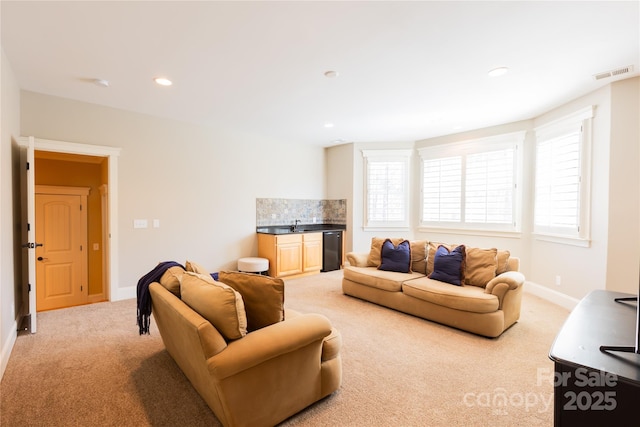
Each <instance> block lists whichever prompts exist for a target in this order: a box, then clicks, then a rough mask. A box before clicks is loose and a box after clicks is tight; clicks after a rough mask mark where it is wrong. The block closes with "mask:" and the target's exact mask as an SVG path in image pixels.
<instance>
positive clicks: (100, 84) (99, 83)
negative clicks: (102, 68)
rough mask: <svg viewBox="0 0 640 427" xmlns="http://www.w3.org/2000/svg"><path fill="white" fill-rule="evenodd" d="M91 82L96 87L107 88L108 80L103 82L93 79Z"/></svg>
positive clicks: (102, 80)
mask: <svg viewBox="0 0 640 427" xmlns="http://www.w3.org/2000/svg"><path fill="white" fill-rule="evenodd" d="M93 82H94V83H95V84H96V85H98V86H102V87H109V80H105V79H94V80H93Z"/></svg>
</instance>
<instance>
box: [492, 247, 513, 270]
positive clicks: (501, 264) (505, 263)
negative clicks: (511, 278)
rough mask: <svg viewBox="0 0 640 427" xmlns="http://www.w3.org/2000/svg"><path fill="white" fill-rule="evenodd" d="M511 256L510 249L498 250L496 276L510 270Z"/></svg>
mask: <svg viewBox="0 0 640 427" xmlns="http://www.w3.org/2000/svg"><path fill="white" fill-rule="evenodd" d="M510 257H511V253H510V252H509V251H500V250H499V251H498V254H497V255H496V276H497V275H498V274H502V273H504V272H507V271H509V258H510Z"/></svg>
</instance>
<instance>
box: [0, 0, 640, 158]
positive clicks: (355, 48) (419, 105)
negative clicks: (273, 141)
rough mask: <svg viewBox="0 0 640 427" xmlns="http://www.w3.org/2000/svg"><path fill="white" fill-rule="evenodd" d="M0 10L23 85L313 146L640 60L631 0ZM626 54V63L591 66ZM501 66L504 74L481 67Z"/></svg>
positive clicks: (531, 111)
mask: <svg viewBox="0 0 640 427" xmlns="http://www.w3.org/2000/svg"><path fill="white" fill-rule="evenodd" d="M1 8H2V9H1V18H2V46H3V48H4V51H5V53H6V57H7V58H8V60H9V63H10V65H11V67H12V69H13V71H14V73H15V75H16V78H17V80H18V84H19V85H20V87H21V88H22V89H25V90H29V91H34V92H40V93H44V94H50V95H55V96H60V97H65V98H71V99H76V100H80V101H85V102H90V103H96V104H101V105H105V106H110V107H115V108H120V109H125V110H130V111H136V112H140V113H146V114H151V115H154V116H160V117H166V118H173V119H178V120H182V121H188V122H193V123H199V124H204V125H208V126H217V127H224V128H230V129H240V130H242V131H246V132H252V133H257V134H261V135H265V136H269V137H273V138H277V139H280V140H283V141H291V142H299V143H307V144H315V145H321V146H330V145H335V144H337V143H339V141H346V142H354V141H359V142H363V141H366V142H374V141H391V142H393V141H413V140H418V139H424V138H429V137H434V136H439V135H445V134H451V133H456V132H459V131H461V130H467V129H477V128H482V127H487V126H492V125H496V124H501V123H508V122H513V121H517V120H522V119H529V118H532V117H535V116H536V115H539V114H541V113H543V112H545V111H548V110H549V109H551V108H553V107H555V106H558V105H560V104H563V103H565V102H567V101H569V100H571V99H574V98H577V97H579V96H581V95H583V94H586V93H588V92H590V91H592V90H594V89H596V88H598V87H601V86H603V85H606V84H608V83H611V82H612V81H614V80H616V79H620V78H627V77H630V76H633V75H638V71H639V69H640V43H639V41H640V35H639V31H640V30H639V29H640V8H639V2H638V1H623V2H611V1H602V2H594V1H587V2H576V1H570V2H557V1H554V2H551V1H549V2H547V1H544V2H542V1H534V2H519V1H518V2H516V1H514V2H484V1H473V2H459V1H446V2H432V1H422V2H418V1H412V2H399V1H387V2H383V1H352V2H338V1H320V2H309V1H298V2H270V1H258V2H243V1H232V2H215V1H199V2H184V1H183V2H167V1H136V2H134V1H130V2H87V1H79V2H55V1H53V2H52V1H46V2H31V1H20V2H12V1H6V0H3V1H2V2H1ZM628 65H633V67H634V69H633V72H632V73H629V74H625V75H622V76H619V77H614V78H611V79H603V80H599V81H596V80H595V79H594V77H593V75H594V74H597V73H600V72H603V71H608V70H612V69H618V68H621V67H625V66H628ZM499 66H507V67H509V68H510V72H509V73H508V74H506V75H504V76H503V77H499V78H491V77H488V76H487V71H489V70H490V69H492V68H495V67H499ZM327 70H335V71H338V72H339V77H337V78H333V79H329V78H326V77H325V76H324V75H323V74H324V72H325V71H327ZM156 76H166V77H168V78H170V79H172V80H173V82H174V84H173V86H171V87H168V88H163V87H159V86H157V85H156V84H155V83H154V82H153V81H152V79H153V78H154V77H156ZM93 79H106V80H108V81H109V82H110V86H109V87H101V86H98V85H96V84H94V83H92V80H93ZM327 122H331V123H333V124H334V127H333V128H325V127H324V124H325V123H327Z"/></svg>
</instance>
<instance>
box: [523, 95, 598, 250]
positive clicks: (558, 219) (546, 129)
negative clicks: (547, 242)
mask: <svg viewBox="0 0 640 427" xmlns="http://www.w3.org/2000/svg"><path fill="white" fill-rule="evenodd" d="M592 117H593V108H592V107H589V108H587V109H585V110H582V111H579V112H577V113H575V114H572V115H570V116H567V117H565V118H562V119H560V120H557V121H555V122H552V123H550V124H547V125H545V126H541V127H538V128H536V129H535V132H536V167H535V206H534V233H536V234H539V235H546V236H556V237H560V238H570V239H576V240H582V241H586V240H587V239H588V238H589V228H590V225H589V216H590V215H589V203H588V202H589V194H590V188H589V187H590V179H589V176H590V163H591V162H590V151H591V149H590V146H591V144H590V124H591V118H592Z"/></svg>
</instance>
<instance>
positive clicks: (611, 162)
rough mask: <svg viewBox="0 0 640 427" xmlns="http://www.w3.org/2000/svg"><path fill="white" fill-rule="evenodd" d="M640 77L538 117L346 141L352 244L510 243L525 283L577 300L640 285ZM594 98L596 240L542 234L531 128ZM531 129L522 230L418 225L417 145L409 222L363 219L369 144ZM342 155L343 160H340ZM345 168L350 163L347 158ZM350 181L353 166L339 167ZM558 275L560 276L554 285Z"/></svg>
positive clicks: (336, 151) (359, 247) (362, 248)
mask: <svg viewBox="0 0 640 427" xmlns="http://www.w3.org/2000/svg"><path fill="white" fill-rule="evenodd" d="M639 86H640V77H635V78H632V79H626V80H622V81H618V82H615V83H613V84H611V85H607V86H605V87H603V88H601V89H599V90H596V91H594V92H592V93H590V94H587V95H586V96H583V97H580V98H578V99H576V100H573V101H571V102H567V103H566V104H564V105H562V106H559V107H557V108H554V109H552V110H550V111H548V112H546V113H544V114H542V115H540V116H538V117H536V118H532V119H530V120H525V121H521V122H516V123H509V124H505V125H500V126H495V127H491V128H486V129H478V130H474V131H470V132H464V133H460V134H455V135H447V136H443V137H438V138H431V139H427V140H421V141H417V142H415V143H411V144H409V143H406V144H398V143H395V144H347V146H348V147H351V151H352V155H353V156H352V160H353V163H352V170H351V171H350V172H349V173H348V174H349V177H350V178H351V179H352V180H353V181H352V188H353V195H352V199H350V204H349V208H350V209H351V212H352V214H353V215H352V218H353V222H352V224H350V227H351V229H352V233H353V238H352V246H351V247H350V248H349V249H351V250H355V251H358V252H366V251H368V250H369V244H370V241H371V237H373V236H374V235H384V236H389V237H391V236H392V235H393V236H398V237H405V238H409V239H410V238H416V239H429V240H438V241H445V242H452V243H465V244H468V245H473V246H481V247H498V248H501V249H508V250H509V251H511V253H512V254H513V255H514V256H518V257H520V258H521V270H522V271H523V273H524V274H525V276H526V278H527V282H528V286H527V289H528V290H530V291H532V292H534V293H537V294H539V295H541V296H543V297H545V298H548V299H550V300H553V301H556V302H558V303H561V304H563V305H566V306H571V305H572V304H574V303H575V302H576V301H577V300H579V299H580V298H582V297H584V296H585V295H586V294H587V293H588V292H590V291H591V290H594V289H608V290H615V291H620V292H627V293H632V294H637V293H638V281H639V279H638V271H639V270H640V243H639V241H640V240H639V238H638V236H640V230H639V228H640V212H639V210H640V197H639V195H640V177H639V172H638V169H639V160H640V153H639V151H640V148H639V144H640V124H639V122H640V120H639V117H640V106H639V105H638V104H639V99H640V89H639ZM590 105H593V106H595V107H596V110H595V111H596V112H595V116H594V119H593V142H592V159H593V161H592V176H591V181H592V182H591V185H592V193H591V242H590V245H589V247H580V246H574V245H569V244H561V243H555V242H549V241H545V240H540V239H537V238H536V237H535V236H534V235H533V234H532V224H533V215H532V214H533V194H534V188H533V175H534V169H533V168H534V160H535V159H534V158H535V145H534V144H535V139H534V134H533V129H534V128H535V127H536V126H540V125H543V124H545V123H548V122H551V121H553V120H555V119H558V118H560V117H563V116H565V115H567V114H570V113H573V112H575V111H577V110H580V109H582V108H585V107H587V106H590ZM521 130H525V131H527V136H526V138H525V144H524V157H525V158H524V164H523V179H524V183H523V184H524V188H523V203H522V205H523V212H522V221H523V223H522V232H521V233H520V235H518V236H508V237H505V236H483V235H471V234H445V233H434V232H420V230H419V229H418V215H419V214H418V212H419V206H418V202H417V201H418V200H420V176H419V173H420V172H419V171H420V165H419V161H418V159H417V155H416V154H415V153H414V163H413V174H412V195H413V207H412V209H413V213H412V224H413V226H412V227H411V229H409V230H401V231H395V232H393V231H384V230H379V231H373V232H372V231H366V230H363V229H362V226H363V188H364V183H363V178H364V173H363V161H362V155H361V154H360V150H361V149H363V148H380V149H388V148H406V147H407V146H411V147H414V148H416V149H417V148H421V147H425V146H429V145H434V144H442V143H453V142H457V141H464V140H469V139H473V138H482V137H487V136H491V135H499V134H502V133H509V132H515V131H521ZM327 150H328V152H329V154H328V158H330V159H333V158H340V157H341V156H342V154H341V153H346V152H348V148H346V147H345V146H340V147H332V148H329V149H327ZM341 162H344V158H343V160H341ZM341 168H343V169H345V168H346V166H344V165H343V164H341ZM338 176H339V177H340V179H341V180H343V181H345V182H349V177H348V176H347V173H341V174H339V175H338ZM556 276H560V278H561V284H560V286H556V284H555V283H556Z"/></svg>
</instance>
